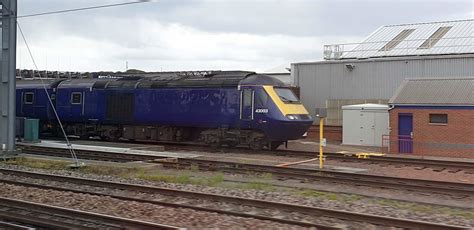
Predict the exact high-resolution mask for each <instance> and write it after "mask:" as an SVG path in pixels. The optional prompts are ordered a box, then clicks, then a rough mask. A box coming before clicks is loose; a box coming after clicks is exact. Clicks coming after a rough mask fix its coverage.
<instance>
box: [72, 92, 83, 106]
mask: <svg viewBox="0 0 474 230" xmlns="http://www.w3.org/2000/svg"><path fill="white" fill-rule="evenodd" d="M71 104H73V105H78V104H82V93H78V92H77V93H72V94H71Z"/></svg>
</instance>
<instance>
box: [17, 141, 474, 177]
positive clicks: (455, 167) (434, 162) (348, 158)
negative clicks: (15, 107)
mask: <svg viewBox="0 0 474 230" xmlns="http://www.w3.org/2000/svg"><path fill="white" fill-rule="evenodd" d="M91 141H97V142H101V141H99V140H93V139H91ZM119 143H121V142H119ZM127 143H128V142H127ZM131 143H135V144H142V145H149V146H150V147H151V148H153V147H154V146H155V145H156V143H153V144H150V143H148V142H138V141H134V142H131ZM159 144H160V145H163V146H164V147H165V149H166V150H167V151H172V150H189V151H205V152H216V153H246V154H248V153H255V154H265V155H278V156H288V157H304V158H314V157H316V156H318V154H319V153H318V152H312V151H296V150H275V151H270V150H260V151H254V150H250V149H248V148H243V147H236V148H217V149H216V148H211V147H209V146H206V145H203V144H199V143H192V142H191V143H159ZM18 145H19V146H22V147H23V148H25V151H28V152H30V151H29V150H28V149H30V148H32V147H31V146H28V145H22V144H21V143H19V144H18ZM145 149H146V148H145ZM43 151H44V150H43ZM79 151H80V150H79ZM87 154H91V153H87ZM100 154H102V153H100ZM100 154H97V156H95V157H96V159H97V158H99V157H101V158H102V159H103V160H109V161H117V159H114V157H113V156H110V155H104V156H100ZM324 156H325V158H326V159H329V160H338V161H343V162H363V163H371V164H383V165H385V164H389V165H402V166H415V167H426V168H435V169H437V170H443V169H451V170H452V171H460V170H464V171H466V172H470V173H472V174H474V162H469V161H453V160H441V159H429V158H410V157H403V156H402V157H389V156H371V157H369V158H364V159H359V158H357V157H355V156H354V155H353V154H351V153H333V152H327V153H324ZM107 158H109V159H107ZM122 159H124V158H122ZM124 160H125V159H124ZM129 160H134V159H133V158H130V159H129ZM125 161H126V160H125Z"/></svg>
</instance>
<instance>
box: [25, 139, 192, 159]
mask: <svg viewBox="0 0 474 230" xmlns="http://www.w3.org/2000/svg"><path fill="white" fill-rule="evenodd" d="M22 144H23V145H31V146H39V147H52V148H61V149H67V148H68V147H67V145H66V143H64V142H62V141H49V140H45V141H42V142H39V143H22ZM112 144H113V143H112ZM72 146H73V148H74V149H77V150H86V151H87V150H89V151H102V152H110V153H127V154H142V155H153V156H160V157H170V158H176V157H180V158H194V157H199V156H200V155H198V154H192V153H178V152H169V151H166V152H165V151H150V150H140V149H132V148H127V147H113V146H98V145H92V144H87V145H86V144H74V143H73V144H72Z"/></svg>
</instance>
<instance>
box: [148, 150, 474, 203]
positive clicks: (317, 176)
mask: <svg viewBox="0 0 474 230" xmlns="http://www.w3.org/2000/svg"><path fill="white" fill-rule="evenodd" d="M156 162H160V163H161V164H164V165H166V166H168V167H174V168H191V167H193V166H194V168H196V167H195V166H197V167H198V168H199V169H201V170H209V171H223V172H230V173H239V174H248V173H262V174H263V173H271V174H272V175H273V176H277V177H279V178H284V179H297V180H305V181H323V182H329V183H343V184H353V185H356V186H370V187H377V188H389V189H402V190H408V191H418V192H429V193H441V194H448V195H458V196H461V197H465V196H472V195H473V194H474V185H472V184H467V183H456V182H445V181H432V180H421V179H409V178H399V177H389V176H378V175H370V174H358V173H346V172H336V171H328V170H314V169H305V168H283V167H276V166H269V165H258V164H246V163H238V162H224V161H214V160H202V159H184V158H180V159H176V160H175V161H160V160H156Z"/></svg>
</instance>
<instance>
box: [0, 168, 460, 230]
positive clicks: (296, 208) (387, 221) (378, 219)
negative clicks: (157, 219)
mask: <svg viewBox="0 0 474 230" xmlns="http://www.w3.org/2000/svg"><path fill="white" fill-rule="evenodd" d="M0 172H1V173H4V174H13V175H20V176H26V177H31V178H38V179H45V180H55V181H63V182H70V183H77V184H83V185H90V186H98V187H107V188H115V189H122V190H131V191H139V192H145V193H156V194H163V195H169V196H178V197H187V198H194V199H207V200H213V201H217V202H229V203H235V204H239V205H248V206H253V207H262V208H275V209H279V210H286V211H293V212H299V213H304V214H308V215H313V216H326V217H330V218H336V219H341V220H348V221H352V222H363V223H370V224H375V225H382V226H396V227H403V228H419V229H434V230H436V229H469V228H466V227H463V226H454V225H446V224H442V223H431V222H426V221H418V220H410V219H402V218H394V217H387V216H379V215H371V214H364V213H358V212H349V211H341V210H333V209H327V208H320V207H311V206H304V205H294V204H288V203H280V202H272V201H265V200H257V199H249V198H241V197H234V196H224V195H218V194H210V193H202V192H192V191H183V190H176V189H169V188H160V187H153V186H145V185H136V184H128V183H117V182H110V181H102V180H94V179H85V178H78V177H70V176H58V175H53V174H44V173H33V172H26V171H19V170H7V169H0ZM0 201H1V200H0Z"/></svg>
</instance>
